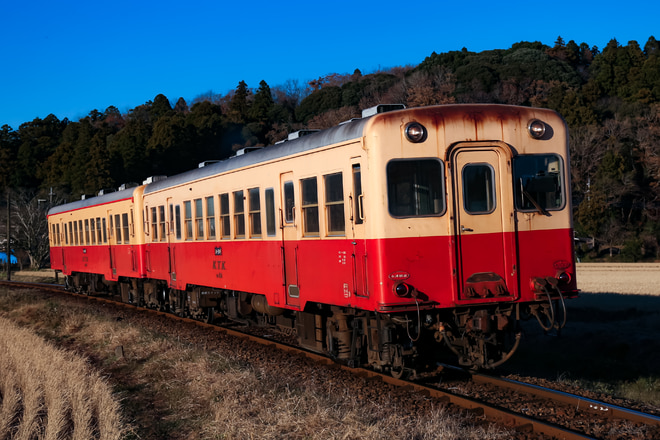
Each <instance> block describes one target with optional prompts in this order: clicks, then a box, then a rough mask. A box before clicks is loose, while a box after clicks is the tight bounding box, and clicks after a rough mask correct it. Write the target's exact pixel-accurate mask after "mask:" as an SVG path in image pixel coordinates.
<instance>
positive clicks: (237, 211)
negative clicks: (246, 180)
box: [234, 191, 245, 238]
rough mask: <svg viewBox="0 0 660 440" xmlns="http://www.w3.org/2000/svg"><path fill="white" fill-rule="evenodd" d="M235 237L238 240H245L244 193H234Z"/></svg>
mask: <svg viewBox="0 0 660 440" xmlns="http://www.w3.org/2000/svg"><path fill="white" fill-rule="evenodd" d="M234 236H235V237H236V238H245V204H244V203H243V191H234Z"/></svg>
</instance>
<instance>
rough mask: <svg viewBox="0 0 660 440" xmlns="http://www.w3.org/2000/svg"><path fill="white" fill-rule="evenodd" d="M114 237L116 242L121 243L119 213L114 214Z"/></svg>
mask: <svg viewBox="0 0 660 440" xmlns="http://www.w3.org/2000/svg"><path fill="white" fill-rule="evenodd" d="M115 237H116V238H117V244H121V218H120V215H119V214H115Z"/></svg>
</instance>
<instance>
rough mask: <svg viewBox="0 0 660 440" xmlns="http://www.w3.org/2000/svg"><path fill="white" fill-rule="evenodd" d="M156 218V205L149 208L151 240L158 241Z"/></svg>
mask: <svg viewBox="0 0 660 440" xmlns="http://www.w3.org/2000/svg"><path fill="white" fill-rule="evenodd" d="M157 226H158V218H156V207H153V208H151V241H158V228H157Z"/></svg>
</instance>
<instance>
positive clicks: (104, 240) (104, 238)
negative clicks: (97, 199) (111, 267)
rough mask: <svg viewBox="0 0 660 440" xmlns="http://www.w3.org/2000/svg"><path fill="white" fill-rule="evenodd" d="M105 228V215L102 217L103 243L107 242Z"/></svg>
mask: <svg viewBox="0 0 660 440" xmlns="http://www.w3.org/2000/svg"><path fill="white" fill-rule="evenodd" d="M106 231H107V229H106V222H105V217H103V243H107V242H108V236H107V232H106Z"/></svg>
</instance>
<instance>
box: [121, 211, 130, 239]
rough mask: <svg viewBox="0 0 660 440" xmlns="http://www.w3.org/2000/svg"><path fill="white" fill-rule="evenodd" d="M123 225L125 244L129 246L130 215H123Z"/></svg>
mask: <svg viewBox="0 0 660 440" xmlns="http://www.w3.org/2000/svg"><path fill="white" fill-rule="evenodd" d="M121 224H122V230H123V231H124V243H126V244H128V243H129V239H128V231H129V229H128V213H124V214H122V215H121Z"/></svg>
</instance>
